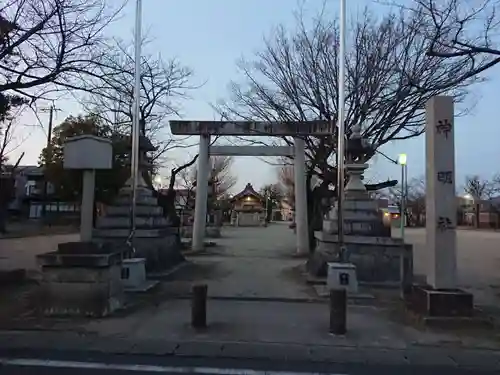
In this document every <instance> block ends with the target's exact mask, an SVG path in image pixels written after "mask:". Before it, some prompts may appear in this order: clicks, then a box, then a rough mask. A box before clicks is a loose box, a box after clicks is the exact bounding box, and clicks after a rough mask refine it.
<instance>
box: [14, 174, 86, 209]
mask: <svg viewBox="0 0 500 375" xmlns="http://www.w3.org/2000/svg"><path fill="white" fill-rule="evenodd" d="M43 185H44V174H43V168H42V167H39V166H36V165H25V166H19V167H18V168H17V170H16V175H15V180H14V190H15V194H14V199H13V200H12V201H11V202H10V204H9V212H10V213H11V215H15V216H18V217H19V218H29V219H38V218H40V217H41V216H42V210H43ZM54 193H55V190H54V186H53V185H52V184H51V183H50V182H49V183H47V198H48V199H47V202H46V204H45V205H46V206H45V209H46V212H47V214H48V215H50V216H55V215H57V216H60V215H63V216H66V215H68V214H69V215H71V216H75V215H76V216H78V215H79V214H78V212H79V211H80V203H79V202H61V201H60V200H59V199H57V197H55V195H54Z"/></svg>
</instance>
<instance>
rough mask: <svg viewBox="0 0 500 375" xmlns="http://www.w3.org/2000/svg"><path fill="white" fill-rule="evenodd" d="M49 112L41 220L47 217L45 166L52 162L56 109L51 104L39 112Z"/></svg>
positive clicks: (45, 170)
mask: <svg viewBox="0 0 500 375" xmlns="http://www.w3.org/2000/svg"><path fill="white" fill-rule="evenodd" d="M47 110H48V111H49V129H48V131H47V144H46V146H45V147H46V148H45V149H46V154H45V166H44V171H43V190H42V219H45V218H46V216H47V190H48V181H47V165H48V164H49V163H51V162H52V123H53V120H54V111H57V109H56V108H55V107H54V105H53V104H52V105H51V106H50V108H49V109H46V108H43V109H41V112H46V111H47Z"/></svg>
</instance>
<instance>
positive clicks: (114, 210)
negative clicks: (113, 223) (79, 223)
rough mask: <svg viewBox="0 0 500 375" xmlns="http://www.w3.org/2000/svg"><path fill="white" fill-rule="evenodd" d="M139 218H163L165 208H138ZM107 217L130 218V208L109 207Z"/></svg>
mask: <svg viewBox="0 0 500 375" xmlns="http://www.w3.org/2000/svg"><path fill="white" fill-rule="evenodd" d="M136 213H137V216H163V208H162V207H159V206H137V207H136ZM105 215H106V216H108V217H109V216H125V217H127V218H128V217H129V216H130V207H129V206H128V205H127V206H108V207H106V210H105Z"/></svg>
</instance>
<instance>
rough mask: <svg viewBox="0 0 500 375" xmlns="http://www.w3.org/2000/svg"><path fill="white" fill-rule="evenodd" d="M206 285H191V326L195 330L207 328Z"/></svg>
mask: <svg viewBox="0 0 500 375" xmlns="http://www.w3.org/2000/svg"><path fill="white" fill-rule="evenodd" d="M207 291H208V286H207V284H197V285H193V289H192V297H191V298H192V299H191V326H192V327H193V328H196V329H200V328H206V327H207Z"/></svg>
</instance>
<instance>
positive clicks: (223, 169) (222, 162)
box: [187, 156, 237, 200]
mask: <svg viewBox="0 0 500 375" xmlns="http://www.w3.org/2000/svg"><path fill="white" fill-rule="evenodd" d="M210 162H211V167H210V172H209V173H210V176H209V182H211V183H212V187H213V189H214V190H213V191H214V193H215V194H214V196H213V199H214V200H217V199H219V198H221V197H223V196H225V195H227V194H228V192H229V191H230V190H231V188H233V187H234V185H236V182H237V178H236V176H235V175H234V174H233V171H232V170H231V167H232V165H233V162H234V158H233V157H232V156H213V157H211V158H210ZM197 173H198V172H197V169H196V168H191V170H190V171H189V172H187V174H188V175H190V176H191V179H190V181H191V186H193V187H196V182H197Z"/></svg>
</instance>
